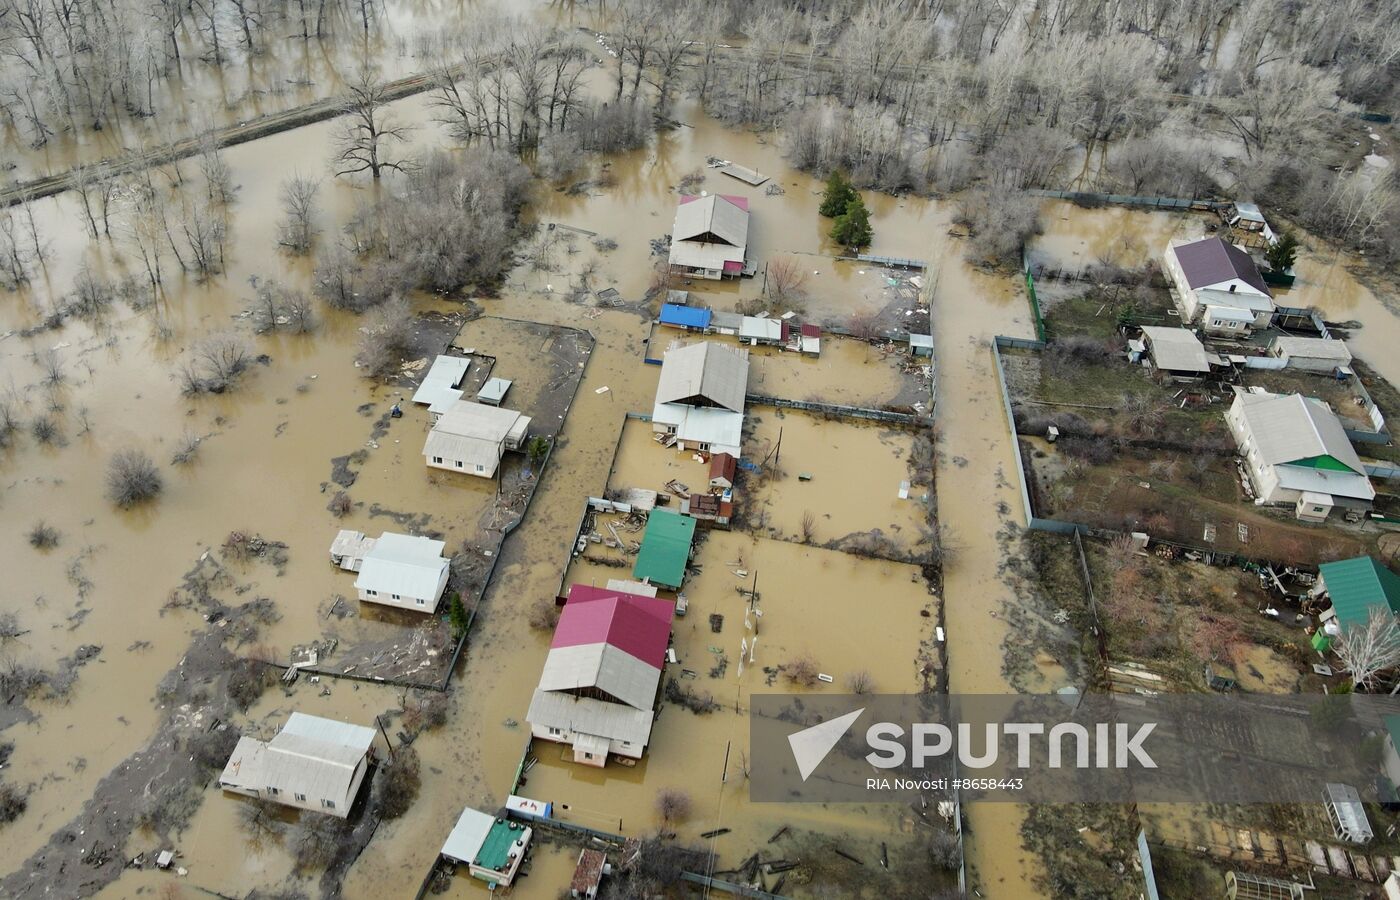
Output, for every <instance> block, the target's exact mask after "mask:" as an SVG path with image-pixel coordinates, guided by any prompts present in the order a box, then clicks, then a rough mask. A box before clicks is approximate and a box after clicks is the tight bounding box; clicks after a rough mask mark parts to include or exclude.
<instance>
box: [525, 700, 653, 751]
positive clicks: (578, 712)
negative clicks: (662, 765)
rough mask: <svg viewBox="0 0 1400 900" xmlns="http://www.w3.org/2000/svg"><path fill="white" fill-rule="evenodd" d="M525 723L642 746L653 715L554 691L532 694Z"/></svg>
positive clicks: (649, 712) (650, 712) (649, 729)
mask: <svg viewBox="0 0 1400 900" xmlns="http://www.w3.org/2000/svg"><path fill="white" fill-rule="evenodd" d="M525 719H526V721H528V722H529V723H530V724H531V725H538V726H541V727H543V728H559V729H561V730H567V731H572V732H574V733H576V734H585V735H590V734H591V735H598V736H599V737H605V738H609V739H611V740H617V741H627V742H628V743H631V744H637V745H644V744H646V742H647V740H648V739H649V738H650V737H651V725H652V719H653V713H652V711H651V710H650V709H647V710H641V709H633V708H632V707H630V706H623V705H622V704H620V703H605V702H604V701H602V700H594V699H592V698H591V697H575V696H574V695H573V694H563V693H558V692H556V691H538V690H537V691H535V695H534V697H533V698H531V700H530V710H529V712H527V713H526V714H525Z"/></svg>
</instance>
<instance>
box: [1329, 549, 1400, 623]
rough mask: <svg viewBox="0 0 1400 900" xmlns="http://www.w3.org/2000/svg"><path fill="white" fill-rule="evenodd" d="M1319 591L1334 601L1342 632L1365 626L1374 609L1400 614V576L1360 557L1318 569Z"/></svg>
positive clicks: (1374, 561) (1334, 609)
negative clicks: (1323, 591)
mask: <svg viewBox="0 0 1400 900" xmlns="http://www.w3.org/2000/svg"><path fill="white" fill-rule="evenodd" d="M1318 572H1319V575H1320V576H1321V580H1320V584H1319V587H1320V588H1321V589H1323V590H1325V591H1326V592H1327V596H1328V597H1330V598H1331V600H1332V612H1333V614H1334V615H1335V616H1336V619H1337V624H1338V625H1340V626H1341V627H1342V628H1352V627H1357V626H1362V625H1365V624H1366V622H1367V620H1368V619H1370V617H1371V610H1373V609H1388V610H1389V611H1390V612H1391V613H1392V614H1395V613H1400V575H1396V574H1395V573H1394V572H1392V571H1390V569H1387V568H1386V567H1385V566H1384V565H1382V564H1381V563H1380V562H1379V561H1377V560H1376V559H1374V558H1373V557H1370V556H1358V557H1355V558H1353V559H1343V560H1339V561H1338V562H1330V563H1323V564H1322V565H1320V566H1318Z"/></svg>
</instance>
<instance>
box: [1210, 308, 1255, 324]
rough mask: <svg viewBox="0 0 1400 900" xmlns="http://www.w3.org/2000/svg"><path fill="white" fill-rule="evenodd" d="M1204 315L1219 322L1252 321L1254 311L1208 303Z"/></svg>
mask: <svg viewBox="0 0 1400 900" xmlns="http://www.w3.org/2000/svg"><path fill="white" fill-rule="evenodd" d="M1206 317H1207V318H1210V319H1216V320H1218V321H1221V322H1253V321H1254V313H1252V312H1250V311H1249V310H1247V309H1243V308H1241V307H1238V306H1216V305H1214V304H1208V305H1207V307H1206Z"/></svg>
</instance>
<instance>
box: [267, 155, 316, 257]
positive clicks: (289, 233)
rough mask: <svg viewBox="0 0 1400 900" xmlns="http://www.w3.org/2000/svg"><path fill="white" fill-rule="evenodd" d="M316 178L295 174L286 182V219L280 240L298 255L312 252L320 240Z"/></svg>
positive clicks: (284, 209) (283, 207)
mask: <svg viewBox="0 0 1400 900" xmlns="http://www.w3.org/2000/svg"><path fill="white" fill-rule="evenodd" d="M319 187H320V185H319V184H318V183H317V182H316V181H315V180H313V179H311V178H307V177H304V176H302V175H293V176H292V177H291V178H288V179H287V180H286V181H284V182H282V190H281V193H280V196H281V201H282V221H281V223H280V225H279V226H278V238H277V241H278V243H279V244H281V245H282V246H283V247H286V248H287V249H288V250H289V251H291V252H292V253H294V254H296V255H297V256H302V255H305V254H306V253H308V252H310V250H311V244H312V242H314V241H315V239H316V192H317V190H318V189H319Z"/></svg>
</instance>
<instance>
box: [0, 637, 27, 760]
mask: <svg viewBox="0 0 1400 900" xmlns="http://www.w3.org/2000/svg"><path fill="white" fill-rule="evenodd" d="M24 632H25V629H24V628H23V627H22V626H21V625H20V621H19V615H18V614H17V613H14V612H10V611H6V612H0V641H8V640H13V639H14V638H17V637H19V636H20V635H22V634H24ZM3 746H4V745H0V764H3V763H4V759H3V757H4V752H3Z"/></svg>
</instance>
